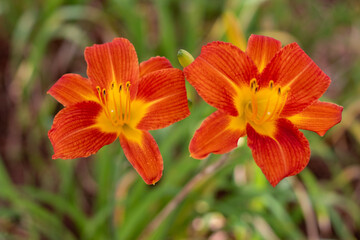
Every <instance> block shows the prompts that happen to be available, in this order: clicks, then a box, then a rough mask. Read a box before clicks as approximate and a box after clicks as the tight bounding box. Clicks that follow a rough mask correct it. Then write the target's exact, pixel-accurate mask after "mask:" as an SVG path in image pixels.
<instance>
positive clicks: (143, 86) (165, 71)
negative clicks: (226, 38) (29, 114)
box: [48, 38, 190, 184]
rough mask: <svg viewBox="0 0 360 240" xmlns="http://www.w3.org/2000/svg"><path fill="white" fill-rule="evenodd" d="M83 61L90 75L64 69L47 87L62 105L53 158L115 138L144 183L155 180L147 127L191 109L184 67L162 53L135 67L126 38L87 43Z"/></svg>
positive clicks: (80, 153)
mask: <svg viewBox="0 0 360 240" xmlns="http://www.w3.org/2000/svg"><path fill="white" fill-rule="evenodd" d="M85 60H86V62H87V64H88V68H87V75H88V77H89V78H88V79H87V78H83V77H81V76H80V75H77V74H66V75H64V76H62V77H61V78H60V79H59V80H58V81H57V82H56V83H55V84H54V86H52V87H51V89H50V90H49V91H48V93H49V94H50V95H52V96H53V97H54V98H55V99H57V100H58V101H59V102H60V103H62V104H63V105H64V106H65V108H64V109H62V110H61V111H60V112H59V113H58V114H57V115H56V116H55V119H54V123H53V125H52V128H51V129H50V131H49V138H50V140H51V143H52V145H53V147H54V152H55V154H54V155H53V158H63V159H71V158H79V157H87V156H89V155H91V154H94V153H96V152H97V151H98V150H99V149H100V148H102V147H103V146H104V145H107V144H110V143H112V142H113V141H115V140H116V139H117V137H119V139H120V144H121V146H122V148H123V150H124V153H125V156H126V158H127V159H128V160H129V162H130V163H131V164H132V166H133V167H134V168H135V169H136V171H137V172H138V173H139V174H140V176H141V177H142V178H143V179H144V181H145V182H146V183H147V184H154V183H155V182H157V181H158V180H159V179H160V178H161V176H162V170H163V160H162V157H161V154H160V151H159V148H158V146H157V144H156V142H155V140H154V138H153V137H152V136H151V135H150V133H149V132H148V130H154V129H159V128H164V127H167V126H169V125H170V124H172V123H174V122H177V121H179V120H181V119H183V118H185V117H187V116H188V115H189V114H190V113H189V109H188V103H187V97H186V90H185V80H184V75H183V73H182V71H181V70H179V69H175V68H173V67H172V65H171V63H170V62H169V61H168V60H167V59H166V58H164V57H154V58H150V59H149V60H147V61H145V62H142V63H141V64H140V66H139V63H138V58H137V54H136V52H135V49H134V47H133V45H132V44H131V43H130V42H129V41H128V40H127V39H124V38H116V39H114V40H113V41H112V42H110V43H105V44H102V45H96V44H95V45H94V46H92V47H87V48H86V49H85Z"/></svg>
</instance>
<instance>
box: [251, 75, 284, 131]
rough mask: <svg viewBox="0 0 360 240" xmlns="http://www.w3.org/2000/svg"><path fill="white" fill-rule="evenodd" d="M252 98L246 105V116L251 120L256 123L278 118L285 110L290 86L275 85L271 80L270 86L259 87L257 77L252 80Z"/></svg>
mask: <svg viewBox="0 0 360 240" xmlns="http://www.w3.org/2000/svg"><path fill="white" fill-rule="evenodd" d="M249 87H250V99H249V101H248V102H247V103H246V106H245V116H246V118H247V120H248V121H249V122H252V123H255V124H256V125H260V124H263V123H264V122H267V121H271V120H273V119H274V118H277V117H278V116H279V115H280V113H281V111H282V110H283V108H284V106H285V103H286V99H287V96H288V92H289V90H290V88H289V87H285V88H281V87H280V86H274V81H272V80H271V81H270V82H269V87H267V88H263V89H259V85H258V84H257V81H256V79H255V78H254V79H252V80H251V81H250V86H249Z"/></svg>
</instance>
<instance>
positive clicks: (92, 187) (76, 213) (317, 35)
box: [0, 0, 360, 240]
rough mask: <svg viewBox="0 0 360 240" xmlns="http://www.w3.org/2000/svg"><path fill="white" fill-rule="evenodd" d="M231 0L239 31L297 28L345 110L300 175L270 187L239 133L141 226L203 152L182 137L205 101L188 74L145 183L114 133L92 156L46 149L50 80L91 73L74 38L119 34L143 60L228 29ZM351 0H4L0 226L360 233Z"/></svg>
mask: <svg viewBox="0 0 360 240" xmlns="http://www.w3.org/2000/svg"><path fill="white" fill-rule="evenodd" d="M226 11H230V12H232V13H233V14H234V15H235V16H236V17H237V21H238V24H239V26H240V27H241V29H242V30H243V31H244V35H245V36H246V37H248V36H249V35H250V34H251V33H258V34H265V35H269V36H273V37H275V38H277V39H279V40H281V41H282V43H283V44H287V43H289V42H292V41H297V42H298V43H299V44H300V45H301V46H302V48H303V49H304V50H305V52H307V54H308V55H310V56H311V57H312V59H313V60H314V61H315V62H316V63H317V64H318V65H319V66H320V67H321V68H322V69H323V70H324V71H325V72H326V73H327V74H328V75H329V76H330V77H331V79H332V84H331V86H330V88H329V89H328V91H327V93H326V94H325V96H324V98H325V99H327V100H330V101H333V102H336V103H338V104H340V105H342V106H344V112H343V121H342V122H341V124H339V125H337V126H336V127H334V128H333V129H331V130H330V131H329V132H328V133H327V134H326V135H325V137H323V138H321V137H319V136H317V135H316V134H315V133H310V132H307V133H306V136H307V137H308V139H309V141H310V146H311V149H312V156H311V160H310V164H309V166H308V167H307V168H306V169H305V170H304V171H303V172H302V173H301V174H299V176H296V177H292V178H288V179H286V180H283V181H282V182H281V183H280V184H279V185H278V186H277V187H276V188H272V187H271V186H270V184H269V183H268V182H267V181H266V179H265V177H264V176H263V174H262V173H261V171H260V170H259V169H258V168H257V166H256V165H255V163H254V161H253V160H252V157H251V152H250V150H249V149H248V148H247V147H240V148H239V149H236V150H234V151H233V152H232V153H231V155H230V157H229V160H228V161H227V163H226V164H225V165H224V166H223V167H221V168H219V169H217V171H216V172H215V173H214V174H212V175H211V176H209V177H206V178H204V179H202V180H201V181H200V182H198V184H196V185H195V186H194V187H193V188H192V189H191V191H190V193H189V194H188V195H187V196H186V197H185V199H184V201H181V202H180V203H179V205H177V206H176V208H175V210H174V211H172V212H171V213H170V215H169V216H168V217H167V218H166V219H165V220H164V221H162V222H161V224H160V226H159V227H158V228H156V229H154V231H150V232H149V233H148V234H144V233H143V232H144V231H145V229H146V227H147V226H149V224H150V223H151V222H152V221H153V220H154V219H155V217H156V216H157V215H158V214H159V212H160V211H161V209H163V208H164V207H165V206H166V205H167V204H168V203H169V202H170V201H171V200H172V199H173V198H174V197H175V196H176V195H177V193H179V191H181V189H182V188H183V187H184V186H185V184H186V183H187V182H189V180H190V179H191V178H192V177H194V176H196V174H197V173H198V172H200V171H201V169H203V168H204V166H206V165H208V164H210V163H212V162H215V161H217V160H218V158H219V156H211V157H210V158H209V159H207V160H204V161H198V160H194V159H192V158H190V157H189V153H188V149H187V146H188V143H189V141H190V139H191V137H192V134H193V133H194V131H195V129H196V128H197V127H198V126H199V124H200V123H201V121H202V120H203V119H204V118H205V117H206V116H208V115H209V114H210V113H211V112H212V111H213V110H214V109H212V108H211V107H210V106H208V105H207V104H206V103H204V102H203V101H202V100H201V99H200V98H199V97H198V96H197V95H196V92H195V91H194V89H193V88H192V87H191V86H189V85H188V86H187V89H188V97H189V99H190V100H191V101H192V106H191V112H192V114H191V116H190V117H189V118H187V119H185V120H183V121H181V122H179V123H176V124H174V125H173V126H171V127H168V128H166V129H162V130H158V131H154V132H152V134H153V135H154V137H155V138H156V140H157V142H158V144H159V148H160V151H161V153H162V155H163V158H164V176H163V178H162V180H161V181H160V182H159V183H158V184H156V185H155V186H148V185H146V184H145V183H144V182H143V181H142V180H141V178H140V177H139V176H138V175H137V174H136V173H135V171H134V169H132V168H131V166H130V164H129V163H128V162H127V161H126V159H125V157H124V155H123V154H122V151H121V148H120V146H119V144H118V142H115V143H113V144H111V145H109V146H105V147H104V148H103V149H101V150H100V151H99V152H98V153H97V154H96V155H94V156H92V157H89V158H88V159H78V160H51V155H52V148H51V144H50V141H49V140H48V138H47V131H48V130H49V129H50V127H51V124H52V120H53V116H54V115H55V113H56V112H58V110H59V109H61V106H60V105H59V104H58V103H57V102H56V101H55V100H54V99H52V98H51V97H50V96H49V95H46V91H47V90H48V89H49V88H50V87H51V86H52V85H53V84H54V83H55V81H56V80H57V79H58V78H60V77H61V76H62V75H63V74H65V73H68V72H72V73H79V74H82V75H83V76H86V63H85V61H84V57H83V50H84V48H85V47H86V46H89V45H92V44H93V43H104V42H107V41H111V40H112V39H113V38H114V37H119V36H122V37H126V38H128V39H129V40H130V41H131V42H132V43H133V44H134V46H135V48H136V50H137V54H138V57H139V60H140V61H143V60H146V59H148V58H149V57H151V56H155V55H161V56H166V57H167V58H168V59H169V60H170V61H171V62H172V64H173V65H174V66H175V67H179V68H180V65H179V64H178V62H177V59H176V53H177V51H178V50H179V49H180V48H182V49H186V50H187V51H189V52H191V53H192V54H193V55H194V56H197V55H198V54H199V52H200V48H201V46H202V45H203V44H205V43H207V42H210V41H213V40H224V41H228V39H227V37H226V35H225V27H224V23H223V14H224V13H225V12H226ZM359 43H360V2H359V1H358V0H319V1H312V0H294V1H287V0H271V1H270V0H268V1H266V0H242V1H236V0H229V1H218V0H182V1H177V0H155V1H150V0H149V1H147V0H104V1H100V0H2V1H1V2H0V72H1V75H0V106H1V108H0V113H1V118H0V130H1V135H0V153H1V157H0V239H14V240H16V239H94V240H95V239H96V240H98V239H137V238H139V237H140V236H142V237H143V238H144V239H213V240H214V239H305V238H308V239H318V238H327V239H356V238H360V217H359V216H360V207H359V205H360V161H359V159H360V121H359V115H360V80H359V79H360V57H359V56H360V44H359Z"/></svg>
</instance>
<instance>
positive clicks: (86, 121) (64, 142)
mask: <svg viewBox="0 0 360 240" xmlns="http://www.w3.org/2000/svg"><path fill="white" fill-rule="evenodd" d="M101 111H102V107H101V106H100V105H99V104H98V103H96V102H80V103H76V104H73V105H71V106H69V107H66V108H64V109H63V110H61V111H60V112H59V113H58V114H57V115H56V116H55V118H54V122H53V125H52V127H51V129H50V131H49V133H48V135H49V139H50V141H51V143H52V145H53V148H54V155H53V159H55V158H62V159H72V158H79V157H88V156H90V155H91V154H94V153H96V152H97V151H98V150H99V149H100V148H102V147H103V146H105V145H107V144H110V143H112V142H113V141H115V139H116V137H117V134H116V133H104V132H101V131H100V130H99V129H98V128H97V127H96V126H95V124H96V118H97V116H98V115H99V114H100V113H101Z"/></svg>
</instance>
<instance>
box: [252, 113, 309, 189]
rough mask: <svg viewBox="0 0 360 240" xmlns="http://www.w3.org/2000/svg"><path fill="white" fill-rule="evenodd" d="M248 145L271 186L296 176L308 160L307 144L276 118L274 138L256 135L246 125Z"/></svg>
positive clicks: (288, 125)
mask: <svg viewBox="0 0 360 240" xmlns="http://www.w3.org/2000/svg"><path fill="white" fill-rule="evenodd" d="M246 132H247V135H248V146H249V147H250V148H251V150H252V155H253V157H254V160H255V162H256V164H257V165H258V166H259V167H260V168H261V170H262V172H263V173H264V175H265V177H266V178H267V179H268V181H269V182H270V184H271V185H272V186H274V187H275V186H276V185H277V184H278V183H279V182H280V181H281V180H282V179H283V178H285V177H288V176H292V175H295V174H298V173H299V172H301V171H302V170H303V169H304V168H305V166H306V165H307V164H308V162H309V159H310V148H309V142H308V141H307V139H306V138H305V136H304V134H303V133H301V132H300V131H299V130H298V129H297V128H296V127H295V126H294V125H293V124H292V123H291V122H290V121H289V120H287V119H279V120H278V121H277V123H276V133H275V135H274V138H271V137H268V136H264V135H260V134H258V133H257V132H256V131H255V130H254V129H253V128H252V127H251V125H250V124H248V125H247V128H246Z"/></svg>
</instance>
